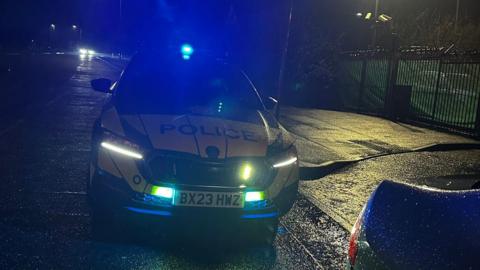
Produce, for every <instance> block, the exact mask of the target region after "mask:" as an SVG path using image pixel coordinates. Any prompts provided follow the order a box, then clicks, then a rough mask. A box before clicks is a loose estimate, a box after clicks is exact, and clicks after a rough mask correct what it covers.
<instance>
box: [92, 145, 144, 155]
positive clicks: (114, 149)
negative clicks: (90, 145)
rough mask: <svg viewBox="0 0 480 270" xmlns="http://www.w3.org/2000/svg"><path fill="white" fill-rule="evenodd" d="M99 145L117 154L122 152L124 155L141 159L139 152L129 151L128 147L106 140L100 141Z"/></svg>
mask: <svg viewBox="0 0 480 270" xmlns="http://www.w3.org/2000/svg"><path fill="white" fill-rule="evenodd" d="M101 146H102V147H103V148H105V149H108V150H110V151H112V152H115V153H118V154H122V155H124V156H128V157H131V158H135V159H143V156H142V155H141V154H139V153H136V152H133V151H130V150H128V149H125V148H122V147H119V146H116V145H113V144H111V143H108V142H102V143H101Z"/></svg>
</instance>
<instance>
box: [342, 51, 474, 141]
mask: <svg viewBox="0 0 480 270" xmlns="http://www.w3.org/2000/svg"><path fill="white" fill-rule="evenodd" d="M337 70H338V73H337V74H338V78H339V79H338V84H339V89H340V95H341V99H342V101H343V105H344V107H345V108H347V109H350V110H356V111H360V112H366V113H375V114H383V115H387V116H391V114H390V113H391V108H392V107H396V105H397V104H396V103H398V102H400V100H399V99H398V95H397V94H398V93H397V92H398V91H400V90H403V91H405V89H407V91H408V100H407V103H408V104H406V106H407V107H406V108H407V109H406V112H405V114H404V116H405V118H407V119H409V120H414V121H420V122H423V123H427V124H431V125H435V126H437V127H442V128H446V129H449V130H453V131H457V132H461V133H467V134H470V135H476V136H479V135H480V106H479V103H480V54H478V53H476V52H472V53H462V54H454V53H448V54H445V53H444V52H442V51H439V50H403V51H398V52H394V53H389V52H388V51H360V52H350V53H345V54H343V55H342V57H341V61H339V63H338V67H337Z"/></svg>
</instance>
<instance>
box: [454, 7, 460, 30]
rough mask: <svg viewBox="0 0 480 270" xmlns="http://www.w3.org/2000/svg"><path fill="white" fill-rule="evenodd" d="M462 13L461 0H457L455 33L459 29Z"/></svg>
mask: <svg viewBox="0 0 480 270" xmlns="http://www.w3.org/2000/svg"><path fill="white" fill-rule="evenodd" d="M459 13H460V0H457V11H456V12H455V33H457V30H458V15H459Z"/></svg>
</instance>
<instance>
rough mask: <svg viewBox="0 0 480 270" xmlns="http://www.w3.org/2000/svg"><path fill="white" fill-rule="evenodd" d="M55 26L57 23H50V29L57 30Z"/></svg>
mask: <svg viewBox="0 0 480 270" xmlns="http://www.w3.org/2000/svg"><path fill="white" fill-rule="evenodd" d="M55 27H56V26H55V24H53V23H52V24H50V30H52V31H55Z"/></svg>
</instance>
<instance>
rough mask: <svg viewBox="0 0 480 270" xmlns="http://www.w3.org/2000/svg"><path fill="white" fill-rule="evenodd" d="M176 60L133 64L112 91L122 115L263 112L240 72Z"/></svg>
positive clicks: (143, 59) (149, 59) (201, 61)
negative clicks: (233, 111)
mask: <svg viewBox="0 0 480 270" xmlns="http://www.w3.org/2000/svg"><path fill="white" fill-rule="evenodd" d="M175 56H176V55H175ZM175 56H172V57H167V58H165V57H156V56H155V55H150V57H145V56H138V57H136V58H134V59H133V60H132V63H131V64H130V66H129V67H128V68H127V70H126V71H125V74H124V76H123V79H122V80H121V81H120V82H119V84H118V88H117V89H116V90H115V92H116V93H115V102H116V105H117V108H118V109H119V111H120V112H121V113H142V114H152V113H164V114H172V113H174V114H178V113H181V114H183V113H196V112H201V113H203V114H205V113H208V114H214V113H225V112H230V111H232V110H236V111H237V110H261V109H262V108H263V105H262V103H261V101H260V99H259V97H258V95H257V93H256V91H255V89H254V88H253V86H252V85H251V83H250V82H249V81H248V79H247V78H246V77H245V75H244V74H243V73H242V72H241V71H240V70H236V69H234V68H233V67H231V66H229V65H227V64H224V63H222V62H220V61H218V62H217V61H211V60H205V59H203V58H199V59H189V60H188V61H187V60H184V59H182V57H181V56H179V57H178V59H175Z"/></svg>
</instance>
